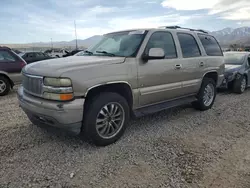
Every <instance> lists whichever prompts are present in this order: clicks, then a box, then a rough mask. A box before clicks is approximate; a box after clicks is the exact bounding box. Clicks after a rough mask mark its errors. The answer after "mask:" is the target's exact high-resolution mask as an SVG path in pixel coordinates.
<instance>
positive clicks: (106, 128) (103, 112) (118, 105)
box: [82, 92, 129, 146]
mask: <svg viewBox="0 0 250 188" xmlns="http://www.w3.org/2000/svg"><path fill="white" fill-rule="evenodd" d="M86 108H87V109H86V112H85V113H86V114H84V121H83V130H82V132H83V134H82V135H83V137H84V138H87V139H88V140H89V141H91V142H92V143H93V144H95V145H97V146H106V145H109V144H112V143H114V142H116V141H117V140H118V139H119V138H120V137H121V136H122V135H123V133H124V131H125V129H126V125H127V122H128V120H129V106H128V103H127V101H126V99H125V98H123V97H122V96H121V95H119V94H117V93H111V92H105V93H101V94H100V95H98V96H96V97H94V98H93V99H92V100H91V101H90V102H89V103H88V104H87V107H86Z"/></svg>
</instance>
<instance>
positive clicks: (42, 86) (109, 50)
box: [18, 27, 225, 146]
mask: <svg viewBox="0 0 250 188" xmlns="http://www.w3.org/2000/svg"><path fill="white" fill-rule="evenodd" d="M224 69H225V66H224V57H223V53H222V50H221V48H220V46H219V44H218V42H217V41H216V39H215V38H214V37H213V36H211V35H209V34H208V33H206V32H204V31H202V30H193V29H183V28H179V27H165V28H162V29H146V30H128V31H120V32H115V33H109V34H106V35H104V36H103V39H102V40H101V41H100V42H99V43H98V44H97V45H95V46H93V47H92V48H90V49H88V50H86V51H85V52H84V53H83V54H82V56H72V57H68V58H63V59H53V60H49V61H45V62H40V63H39V64H30V65H27V66H26V67H25V68H24V70H23V76H24V79H23V86H21V87H20V88H19V90H18V98H19V103H20V106H21V107H22V109H23V110H24V111H25V112H26V114H27V116H28V117H29V119H30V120H31V122H33V123H34V124H36V125H50V126H55V127H60V128H64V129H67V130H69V131H71V132H74V133H76V134H79V133H82V134H81V135H82V136H83V138H87V139H88V140H90V141H91V142H92V143H94V144H96V145H101V146H105V145H108V144H111V143H114V142H115V141H117V140H118V139H119V138H120V137H121V136H122V135H123V133H124V131H125V129H126V125H127V123H128V121H129V119H130V116H136V117H138V116H142V115H146V114H149V113H153V112H157V111H160V110H163V109H167V108H171V107H174V106H179V105H182V104H185V103H192V104H193V106H194V107H195V108H196V109H199V110H202V111H204V110H208V109H210V108H211V107H212V106H213V104H214V100H215V97H216V87H217V86H220V85H221V82H222V80H223V79H224ZM29 83H33V84H34V85H30V84H29Z"/></svg>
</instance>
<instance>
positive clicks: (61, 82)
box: [44, 77, 72, 87]
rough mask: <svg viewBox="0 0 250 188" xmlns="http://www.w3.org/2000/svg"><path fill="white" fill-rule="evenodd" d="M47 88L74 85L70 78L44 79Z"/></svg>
mask: <svg viewBox="0 0 250 188" xmlns="http://www.w3.org/2000/svg"><path fill="white" fill-rule="evenodd" d="M44 85H45V86H53V87H70V86H71V85H72V83H71V80H70V79H69V78H48V77H45V78H44Z"/></svg>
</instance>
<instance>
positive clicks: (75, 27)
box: [74, 20, 78, 49]
mask: <svg viewBox="0 0 250 188" xmlns="http://www.w3.org/2000/svg"><path fill="white" fill-rule="evenodd" d="M74 24H75V36H76V49H78V46H77V34H76V21H75V20H74Z"/></svg>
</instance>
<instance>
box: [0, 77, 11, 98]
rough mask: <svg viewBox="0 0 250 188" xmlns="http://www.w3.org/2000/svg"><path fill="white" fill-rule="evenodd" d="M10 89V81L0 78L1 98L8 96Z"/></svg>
mask: <svg viewBox="0 0 250 188" xmlns="http://www.w3.org/2000/svg"><path fill="white" fill-rule="evenodd" d="M10 88H11V85H10V82H9V80H8V79H7V78H6V77H4V76H0V96H4V95H7V94H8V93H9V92H10Z"/></svg>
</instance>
